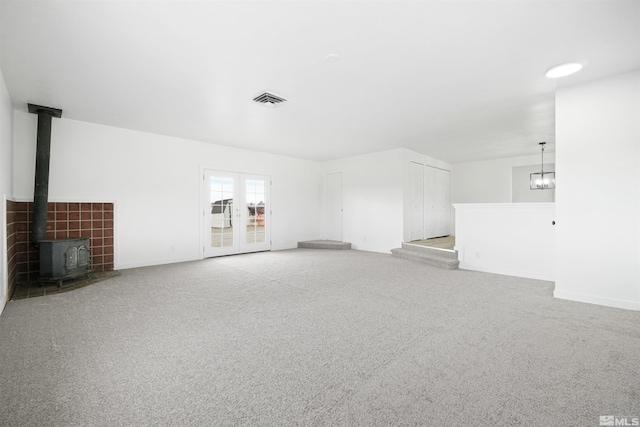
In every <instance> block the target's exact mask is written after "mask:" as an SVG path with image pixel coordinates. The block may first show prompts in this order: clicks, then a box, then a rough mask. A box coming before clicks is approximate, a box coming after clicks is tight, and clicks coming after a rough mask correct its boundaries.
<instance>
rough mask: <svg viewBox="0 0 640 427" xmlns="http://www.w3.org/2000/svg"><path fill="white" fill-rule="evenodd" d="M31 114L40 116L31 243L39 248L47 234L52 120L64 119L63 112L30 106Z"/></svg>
mask: <svg viewBox="0 0 640 427" xmlns="http://www.w3.org/2000/svg"><path fill="white" fill-rule="evenodd" d="M28 106H29V112H30V113H33V114H37V115H38V139H37V147H36V179H35V187H34V192H33V222H32V226H31V242H32V243H33V244H34V245H35V246H36V247H38V245H39V242H40V241H41V240H44V238H45V234H46V232H47V204H48V202H49V158H50V155H51V118H52V117H57V118H60V117H62V110H59V109H57V108H50V107H43V106H40V105H34V104H28Z"/></svg>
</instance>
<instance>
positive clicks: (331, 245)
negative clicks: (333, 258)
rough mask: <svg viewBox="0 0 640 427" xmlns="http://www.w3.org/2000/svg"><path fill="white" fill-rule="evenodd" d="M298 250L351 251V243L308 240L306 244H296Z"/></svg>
mask: <svg viewBox="0 0 640 427" xmlns="http://www.w3.org/2000/svg"><path fill="white" fill-rule="evenodd" d="M298 247H299V248H305V249H337V250H344V249H351V243H349V242H338V241H336V240H309V241H306V242H298Z"/></svg>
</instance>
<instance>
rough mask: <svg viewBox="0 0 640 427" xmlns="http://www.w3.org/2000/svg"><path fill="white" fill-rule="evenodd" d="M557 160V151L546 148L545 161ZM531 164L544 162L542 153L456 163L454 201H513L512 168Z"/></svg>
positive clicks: (453, 179)
mask: <svg viewBox="0 0 640 427" xmlns="http://www.w3.org/2000/svg"><path fill="white" fill-rule="evenodd" d="M532 144H535V145H537V142H535V141H533V142H532ZM554 162H555V154H554V153H549V152H546V151H545V153H544V163H545V165H546V164H548V163H554ZM528 165H540V155H539V154H537V155H532V156H521V157H509V158H506V159H496V160H486V161H480V162H468V163H455V164H454V165H453V172H452V174H451V175H452V177H451V181H452V184H451V187H452V193H453V194H452V200H453V203H510V202H511V171H512V168H513V167H517V166H528Z"/></svg>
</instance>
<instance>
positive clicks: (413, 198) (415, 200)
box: [409, 162, 424, 240]
mask: <svg viewBox="0 0 640 427" xmlns="http://www.w3.org/2000/svg"><path fill="white" fill-rule="evenodd" d="M409 175H410V178H409V197H410V215H411V220H410V221H411V222H410V224H411V230H410V233H409V238H410V239H409V240H421V239H422V238H423V229H424V165H422V164H420V163H414V162H410V163H409Z"/></svg>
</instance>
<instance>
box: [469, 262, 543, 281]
mask: <svg viewBox="0 0 640 427" xmlns="http://www.w3.org/2000/svg"><path fill="white" fill-rule="evenodd" d="M458 268H459V269H460V270H471V271H480V272H482V273H493V274H501V275H504V276H515V277H524V278H526V279H536V280H546V281H549V282H553V281H554V280H555V277H553V275H550V274H545V273H541V272H536V271H524V270H516V269H510V268H504V267H499V266H495V265H490V266H486V265H485V266H480V265H474V264H472V263H469V262H465V261H460V266H459V267H458Z"/></svg>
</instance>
